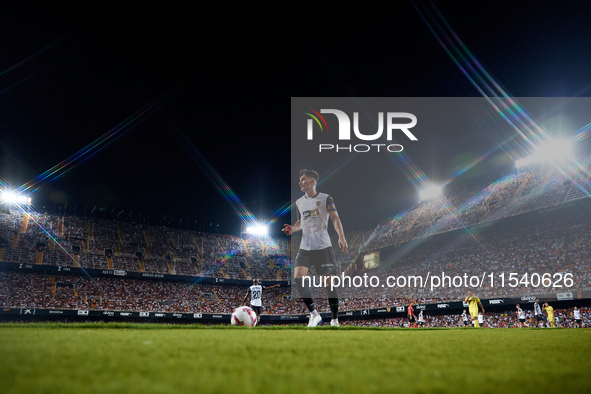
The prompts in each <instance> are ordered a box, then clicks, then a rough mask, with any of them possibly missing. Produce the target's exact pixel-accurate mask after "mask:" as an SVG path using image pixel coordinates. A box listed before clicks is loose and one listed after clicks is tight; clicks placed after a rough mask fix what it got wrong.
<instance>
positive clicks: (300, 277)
mask: <svg viewBox="0 0 591 394" xmlns="http://www.w3.org/2000/svg"><path fill="white" fill-rule="evenodd" d="M309 267H310V256H309V251H306V250H304V251H302V250H300V251H299V252H298V255H297V257H296V261H295V268H294V270H293V276H294V279H293V280H294V282H295V283H296V286H297V288H298V292H299V293H300V297H301V298H302V301H303V302H304V304H306V307H307V308H308V310H309V311H310V322H309V323H308V327H315V326H317V325H318V324H319V323H320V322H321V321H322V317H320V314H319V313H318V311H317V310H316V306H315V305H314V299H313V298H312V289H311V286H312V284H311V283H310V280H309V279H308V278H309V277H307V275H308V271H309V270H310V268H309ZM304 277H306V278H304Z"/></svg>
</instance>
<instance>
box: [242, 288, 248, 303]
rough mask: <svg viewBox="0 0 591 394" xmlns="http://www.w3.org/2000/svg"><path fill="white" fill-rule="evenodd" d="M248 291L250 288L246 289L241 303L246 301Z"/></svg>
mask: <svg viewBox="0 0 591 394" xmlns="http://www.w3.org/2000/svg"><path fill="white" fill-rule="evenodd" d="M249 292H250V289H248V290H246V294H245V295H244V298H243V299H242V305H244V303H245V302H246V299H247V298H248V293H249Z"/></svg>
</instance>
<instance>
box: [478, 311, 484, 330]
mask: <svg viewBox="0 0 591 394" xmlns="http://www.w3.org/2000/svg"><path fill="white" fill-rule="evenodd" d="M478 324H479V325H480V327H484V315H483V314H482V312H478Z"/></svg>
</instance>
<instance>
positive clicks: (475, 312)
mask: <svg viewBox="0 0 591 394" xmlns="http://www.w3.org/2000/svg"><path fill="white" fill-rule="evenodd" d="M470 316H471V317H472V324H473V325H474V327H477V328H479V327H480V324H478V307H477V308H476V309H474V308H470Z"/></svg>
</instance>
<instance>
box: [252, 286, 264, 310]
mask: <svg viewBox="0 0 591 394" xmlns="http://www.w3.org/2000/svg"><path fill="white" fill-rule="evenodd" d="M262 295H263V286H261V285H252V286H250V305H252V306H262V305H263V304H262V302H261V297H262Z"/></svg>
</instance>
